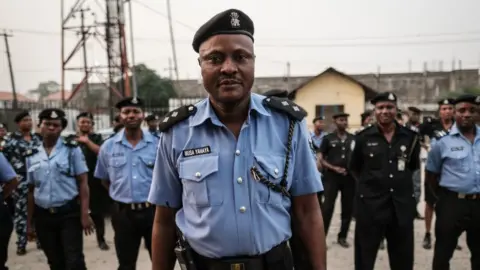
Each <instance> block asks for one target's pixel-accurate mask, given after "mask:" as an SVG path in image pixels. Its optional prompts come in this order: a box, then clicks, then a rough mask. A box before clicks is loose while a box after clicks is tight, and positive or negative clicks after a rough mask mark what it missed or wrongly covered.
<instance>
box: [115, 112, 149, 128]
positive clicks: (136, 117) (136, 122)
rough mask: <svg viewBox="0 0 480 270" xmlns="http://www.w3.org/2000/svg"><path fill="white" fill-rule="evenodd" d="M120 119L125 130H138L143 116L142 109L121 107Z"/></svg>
mask: <svg viewBox="0 0 480 270" xmlns="http://www.w3.org/2000/svg"><path fill="white" fill-rule="evenodd" d="M120 117H121V119H122V123H123V125H124V126H125V128H126V129H136V128H140V125H141V124H142V121H143V117H144V116H143V111H142V109H140V108H138V107H123V108H122V110H121V111H120Z"/></svg>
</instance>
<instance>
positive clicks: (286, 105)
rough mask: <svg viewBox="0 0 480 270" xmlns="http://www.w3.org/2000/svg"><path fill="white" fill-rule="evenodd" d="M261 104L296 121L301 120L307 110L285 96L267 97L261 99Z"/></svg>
mask: <svg viewBox="0 0 480 270" xmlns="http://www.w3.org/2000/svg"><path fill="white" fill-rule="evenodd" d="M263 104H264V105H265V106H267V107H269V108H272V109H274V110H276V111H279V112H282V113H285V114H287V115H288V116H289V117H290V118H293V119H294V120H296V121H302V120H303V118H305V116H307V112H306V111H305V110H304V109H303V108H302V107H300V106H298V105H297V104H295V103H294V102H293V101H291V100H289V99H287V98H279V97H267V98H265V99H264V100H263Z"/></svg>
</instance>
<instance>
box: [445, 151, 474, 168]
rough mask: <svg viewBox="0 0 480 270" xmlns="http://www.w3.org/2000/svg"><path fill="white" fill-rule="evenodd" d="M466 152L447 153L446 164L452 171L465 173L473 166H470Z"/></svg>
mask: <svg viewBox="0 0 480 270" xmlns="http://www.w3.org/2000/svg"><path fill="white" fill-rule="evenodd" d="M470 162H471V159H469V156H468V151H451V152H450V153H448V161H447V164H448V165H450V166H451V167H452V170H453V171H457V172H461V173H467V172H469V171H470V168H471V167H472V165H473V164H470Z"/></svg>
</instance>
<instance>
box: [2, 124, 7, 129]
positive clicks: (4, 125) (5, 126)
mask: <svg viewBox="0 0 480 270" xmlns="http://www.w3.org/2000/svg"><path fill="white" fill-rule="evenodd" d="M0 128H4V129H8V126H7V124H5V123H0Z"/></svg>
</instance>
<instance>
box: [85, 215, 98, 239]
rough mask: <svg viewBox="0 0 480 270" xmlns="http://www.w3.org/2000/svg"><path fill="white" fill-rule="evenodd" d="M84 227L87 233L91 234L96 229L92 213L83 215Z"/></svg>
mask: <svg viewBox="0 0 480 270" xmlns="http://www.w3.org/2000/svg"><path fill="white" fill-rule="evenodd" d="M82 227H83V231H84V232H85V235H90V234H92V233H93V232H94V231H95V225H94V224H93V220H92V218H91V217H90V215H88V214H87V215H83V216H82Z"/></svg>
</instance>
